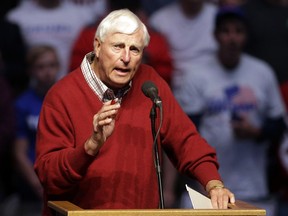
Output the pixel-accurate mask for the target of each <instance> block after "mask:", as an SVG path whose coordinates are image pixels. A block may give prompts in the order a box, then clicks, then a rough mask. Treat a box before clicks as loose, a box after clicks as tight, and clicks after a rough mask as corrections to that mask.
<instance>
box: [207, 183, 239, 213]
mask: <svg viewBox="0 0 288 216" xmlns="http://www.w3.org/2000/svg"><path fill="white" fill-rule="evenodd" d="M206 191H207V192H208V194H209V197H210V199H211V203H212V206H213V208H215V209H227V208H228V203H231V204H234V203H235V196H234V194H233V193H232V192H231V191H230V190H229V189H227V188H225V187H224V184H223V183H222V182H221V181H219V180H211V181H209V182H208V183H207V185H206Z"/></svg>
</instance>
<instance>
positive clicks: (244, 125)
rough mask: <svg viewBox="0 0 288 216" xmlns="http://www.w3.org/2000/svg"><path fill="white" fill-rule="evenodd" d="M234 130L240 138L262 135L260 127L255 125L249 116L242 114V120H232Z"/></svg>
mask: <svg viewBox="0 0 288 216" xmlns="http://www.w3.org/2000/svg"><path fill="white" fill-rule="evenodd" d="M231 123H232V127H233V131H234V134H235V136H236V137H238V138H240V139H247V138H248V139H251V138H252V139H255V138H257V137H259V136H260V129H259V128H256V127H255V126H253V125H252V124H251V123H250V121H249V119H248V118H247V116H245V115H243V116H241V120H238V121H232V122H231Z"/></svg>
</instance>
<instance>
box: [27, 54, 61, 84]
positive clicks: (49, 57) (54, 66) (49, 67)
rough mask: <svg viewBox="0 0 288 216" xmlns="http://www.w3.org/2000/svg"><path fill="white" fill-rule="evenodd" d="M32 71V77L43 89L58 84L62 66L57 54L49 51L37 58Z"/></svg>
mask: <svg viewBox="0 0 288 216" xmlns="http://www.w3.org/2000/svg"><path fill="white" fill-rule="evenodd" d="M31 69H32V71H31V72H32V74H31V75H32V76H33V78H34V79H35V80H36V81H37V83H38V85H39V86H41V87H42V88H49V87H50V86H52V85H53V84H54V83H55V82H56V79H57V74H58V72H59V69H60V66H59V63H58V59H57V56H56V54H55V53H54V52H52V51H47V52H45V53H43V54H42V55H41V56H39V57H38V58H37V60H36V61H35V62H34V64H33V65H32V68H31Z"/></svg>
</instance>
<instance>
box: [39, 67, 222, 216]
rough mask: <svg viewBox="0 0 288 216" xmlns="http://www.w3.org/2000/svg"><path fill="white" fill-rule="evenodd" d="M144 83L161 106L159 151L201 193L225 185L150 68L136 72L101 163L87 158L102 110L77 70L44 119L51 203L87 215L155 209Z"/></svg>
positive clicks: (44, 171)
mask: <svg viewBox="0 0 288 216" xmlns="http://www.w3.org/2000/svg"><path fill="white" fill-rule="evenodd" d="M146 80H152V81H153V82H154V83H155V84H156V85H157V87H158V90H159V95H160V97H161V98H162V101H163V126H162V128H161V133H160V137H161V147H162V148H163V149H164V150H165V151H166V152H167V154H168V155H169V157H170V159H171V160H172V162H173V164H174V165H175V166H176V168H177V169H178V170H179V171H180V172H181V173H186V174H188V175H191V176H195V177H196V178H198V180H199V181H200V182H201V183H202V184H203V185H206V183H207V182H208V181H209V180H212V179H220V176H219V174H218V171H217V166H218V164H217V162H216V156H215V151H214V149H212V148H211V147H210V146H209V145H208V144H207V143H206V142H205V141H204V140H203V139H202V138H201V137H200V136H199V134H198V133H197V131H196V129H195V127H194V125H193V124H192V123H191V120H190V119H189V118H188V117H187V116H186V114H185V113H184V112H183V111H182V109H181V108H180V106H179V105H178V103H177V102H176V100H175V99H174V97H173V95H172V93H171V91H170V88H169V86H168V85H167V83H166V82H165V81H164V80H163V79H162V78H161V77H160V76H159V75H158V74H157V73H156V72H155V71H154V70H153V69H152V68H151V67H149V66H147V65H141V66H140V67H139V70H138V72H137V73H136V75H135V77H134V79H133V84H132V88H131V90H130V91H129V92H128V94H126V95H125V96H124V98H123V100H122V103H121V108H120V110H119V113H118V114H117V118H116V123H115V130H114V132H113V134H112V135H111V136H110V137H109V138H108V140H107V141H106V143H105V144H104V145H103V147H102V148H101V149H100V151H99V153H98V155H97V156H96V157H92V156H89V155H87V154H86V153H85V151H84V147H83V146H84V143H85V141H86V140H87V139H88V138H89V137H90V135H91V132H92V118H93V115H94V114H95V113H97V111H98V110H99V109H100V108H101V106H102V102H100V100H99V99H98V97H97V96H96V95H95V94H94V92H93V91H92V90H91V89H90V87H89V86H88V84H87V83H86V81H85V79H84V76H83V74H82V72H81V71H80V69H79V68H78V69H76V70H75V71H73V72H71V73H70V74H68V75H67V76H66V77H64V78H63V79H62V80H60V81H59V82H58V83H56V84H55V85H54V87H52V88H51V90H50V91H49V92H48V94H47V96H46V98H45V100H44V103H43V107H42V111H41V114H40V119H39V130H38V136H37V147H36V150H37V159H36V163H35V169H36V172H37V174H38V176H39V178H40V180H41V182H42V184H43V186H44V190H45V198H46V201H47V200H68V201H71V202H72V203H74V204H76V205H78V206H80V207H81V208H84V209H97V208H98V209H147V208H158V204H159V202H158V201H159V196H158V185H157V177H156V171H155V168H154V163H153V147H152V146H153V140H152V133H151V122H150V117H149V115H150V110H151V107H152V102H151V100H150V99H149V98H147V97H146V96H145V95H144V94H143V93H142V91H141V86H142V84H143V82H144V81H146ZM158 116H159V115H158ZM157 121H159V117H158V118H157ZM45 210H46V213H45V214H44V215H49V214H48V211H47V209H45Z"/></svg>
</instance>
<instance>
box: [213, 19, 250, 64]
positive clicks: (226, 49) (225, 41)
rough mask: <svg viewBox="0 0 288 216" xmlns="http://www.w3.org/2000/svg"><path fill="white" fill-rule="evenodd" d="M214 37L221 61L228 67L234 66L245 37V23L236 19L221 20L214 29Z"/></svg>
mask: <svg viewBox="0 0 288 216" xmlns="http://www.w3.org/2000/svg"><path fill="white" fill-rule="evenodd" d="M215 38H216V40H217V41H218V44H219V55H220V58H221V60H222V63H224V65H225V66H226V67H228V68H233V67H235V66H236V65H237V64H238V61H239V58H240V55H241V53H242V50H243V48H244V46H245V43H246V39H247V33H246V26H245V24H244V23H243V22H242V21H240V20H237V19H233V20H226V21H223V22H222V23H221V24H220V25H219V26H218V28H217V29H216V31H215Z"/></svg>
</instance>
